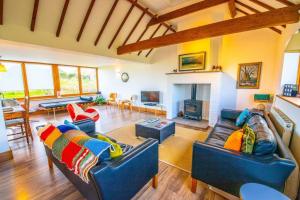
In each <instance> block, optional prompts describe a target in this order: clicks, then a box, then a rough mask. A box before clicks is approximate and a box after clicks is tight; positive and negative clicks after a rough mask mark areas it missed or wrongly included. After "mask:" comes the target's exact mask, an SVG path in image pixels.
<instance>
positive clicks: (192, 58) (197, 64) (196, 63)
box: [178, 52, 206, 71]
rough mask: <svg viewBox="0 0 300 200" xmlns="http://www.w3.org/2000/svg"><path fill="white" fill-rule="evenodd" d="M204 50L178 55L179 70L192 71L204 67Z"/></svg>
mask: <svg viewBox="0 0 300 200" xmlns="http://www.w3.org/2000/svg"><path fill="white" fill-rule="evenodd" d="M205 56H206V52H199V53H189V54H182V55H179V57H178V59H179V71H194V70H204V69H205Z"/></svg>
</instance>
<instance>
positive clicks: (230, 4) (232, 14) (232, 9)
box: [228, 0, 236, 18]
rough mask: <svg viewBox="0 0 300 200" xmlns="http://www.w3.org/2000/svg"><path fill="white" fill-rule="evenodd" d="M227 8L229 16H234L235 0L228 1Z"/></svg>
mask: <svg viewBox="0 0 300 200" xmlns="http://www.w3.org/2000/svg"><path fill="white" fill-rule="evenodd" d="M228 8H229V11H230V15H231V18H234V17H235V16H236V7H235V0H229V1H228Z"/></svg>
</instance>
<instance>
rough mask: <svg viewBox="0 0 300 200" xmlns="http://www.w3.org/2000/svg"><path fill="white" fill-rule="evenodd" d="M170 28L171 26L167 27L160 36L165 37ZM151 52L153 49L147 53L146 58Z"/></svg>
mask: <svg viewBox="0 0 300 200" xmlns="http://www.w3.org/2000/svg"><path fill="white" fill-rule="evenodd" d="M170 28H171V26H169V27H168V28H167V29H166V30H165V32H164V33H163V34H162V36H165V35H166V34H167V33H168V31H169V30H170ZM152 51H153V48H152V49H150V50H149V51H148V53H147V54H146V58H147V57H148V56H149V55H150V53H151V52H152Z"/></svg>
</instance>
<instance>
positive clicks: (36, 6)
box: [30, 0, 40, 32]
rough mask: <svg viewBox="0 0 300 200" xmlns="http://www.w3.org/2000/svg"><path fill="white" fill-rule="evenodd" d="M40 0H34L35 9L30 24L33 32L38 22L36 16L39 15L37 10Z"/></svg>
mask: <svg viewBox="0 0 300 200" xmlns="http://www.w3.org/2000/svg"><path fill="white" fill-rule="evenodd" d="M39 3H40V1H39V0H34V5H33V11H32V17H31V25H30V30H31V31H32V32H33V31H34V29H35V22H36V17H37V12H38V8H39Z"/></svg>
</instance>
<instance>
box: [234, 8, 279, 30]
mask: <svg viewBox="0 0 300 200" xmlns="http://www.w3.org/2000/svg"><path fill="white" fill-rule="evenodd" d="M236 10H237V11H239V12H240V13H243V14H244V15H250V13H247V12H246V11H244V10H241V9H239V8H236ZM269 29H271V30H272V31H275V32H276V33H279V34H281V30H279V29H277V28H274V27H269Z"/></svg>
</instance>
